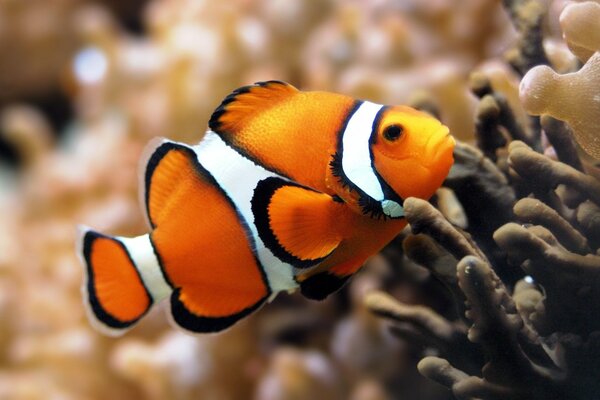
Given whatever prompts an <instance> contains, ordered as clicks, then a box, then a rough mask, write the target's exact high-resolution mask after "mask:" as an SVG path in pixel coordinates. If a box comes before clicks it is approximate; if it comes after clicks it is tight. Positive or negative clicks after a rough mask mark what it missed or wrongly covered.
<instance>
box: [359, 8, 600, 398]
mask: <svg viewBox="0 0 600 400" xmlns="http://www.w3.org/2000/svg"><path fill="white" fill-rule="evenodd" d="M505 5H506V6H507V7H508V8H509V13H510V15H511V18H512V19H513V22H514V23H515V25H516V28H517V30H518V31H519V32H520V33H521V35H522V36H521V40H520V41H519V43H518V44H517V47H516V50H515V52H514V53H513V58H509V59H510V60H511V62H512V64H513V66H514V67H515V68H516V69H517V70H518V71H519V72H520V73H521V74H523V75H525V76H524V78H523V80H522V82H521V85H520V96H521V99H522V101H523V107H524V108H525V111H527V112H529V113H532V114H535V115H539V114H546V115H544V116H543V117H542V118H541V119H538V118H536V117H533V118H530V119H529V120H525V121H523V120H522V119H520V118H517V117H515V115H518V112H520V110H519V109H515V107H519V106H518V105H515V104H514V103H510V102H508V101H507V100H506V97H505V96H504V95H503V94H502V93H499V92H497V90H496V89H495V88H494V87H493V85H492V83H491V80H490V78H489V77H488V76H487V75H486V74H485V73H484V72H476V73H474V74H472V75H471V81H470V87H471V90H472V91H473V93H474V94H475V95H476V96H477V97H478V98H479V102H478V106H477V110H476V112H475V113H474V116H475V118H474V119H475V127H476V134H475V140H476V144H477V147H478V148H475V147H473V146H470V145H468V144H464V143H459V144H458V145H457V147H456V150H455V165H454V167H453V169H452V170H451V173H450V175H449V176H448V178H447V180H446V182H445V185H446V186H447V187H448V188H450V189H452V193H453V195H454V196H455V199H457V200H458V203H459V204H458V205H454V209H458V210H463V211H464V216H465V217H466V218H465V220H464V221H461V222H460V224H453V223H451V222H450V221H453V220H454V219H455V217H453V216H452V213H450V212H448V211H444V212H443V213H441V212H439V211H438V210H436V209H435V208H434V207H433V206H432V205H431V204H429V203H427V202H425V201H423V200H417V199H411V198H409V199H406V200H405V211H406V219H407V221H408V222H409V224H410V227H411V231H412V234H411V235H408V236H407V237H406V239H405V240H404V243H403V252H404V254H405V255H406V256H407V257H408V258H409V259H410V260H411V261H412V262H414V263H416V264H418V265H421V266H423V267H425V268H427V270H428V271H429V272H430V273H431V276H432V277H435V278H436V279H437V280H438V281H439V282H441V283H442V284H443V286H444V287H445V289H446V290H447V294H448V295H449V298H450V299H452V301H453V303H454V306H455V310H454V312H448V310H444V309H443V308H441V307H440V306H439V305H436V304H433V305H430V306H423V305H419V304H411V303H410V302H406V301H404V300H403V299H401V300H398V299H397V298H395V297H392V296H390V295H387V294H385V293H383V292H375V293H371V294H369V295H368V296H367V297H366V299H365V304H366V305H367V307H368V308H370V309H371V311H372V312H373V313H375V314H376V315H379V316H381V317H384V318H385V319H387V320H388V321H390V322H391V326H390V328H391V331H392V332H394V333H395V334H396V335H397V336H399V337H400V338H402V339H403V340H405V341H407V342H409V343H412V344H413V345H414V346H419V347H421V348H424V349H426V350H425V351H424V355H425V357H423V358H422V359H421V361H420V362H419V364H418V369H419V371H420V373H421V374H423V375H424V376H426V377H428V378H429V379H431V380H433V381H436V382H438V383H439V384H441V385H443V386H445V387H447V388H449V389H450V390H451V391H452V394H453V395H454V396H455V397H456V398H461V399H463V398H465V399H471V398H482V399H500V398H502V399H546V398H569V399H586V398H593V397H594V396H595V395H596V393H597V391H598V390H599V389H600V387H599V386H598V383H597V382H596V381H595V374H596V373H597V371H598V370H599V368H600V363H599V361H598V360H599V358H598V355H599V354H600V341H599V340H598V338H599V337H600V325H599V324H598V322H597V321H598V320H599V317H600V316H599V315H598V310H597V307H595V305H597V304H598V302H599V301H600V299H599V298H598V293H600V288H599V287H597V282H598V274H599V273H600V256H599V255H598V254H599V247H600V242H599V234H598V231H597V230H596V229H598V227H599V222H598V221H599V220H600V207H599V204H600V180H598V178H597V173H596V169H595V167H594V166H593V165H592V164H590V162H589V160H587V159H586V158H585V157H580V154H579V150H578V148H577V145H576V144H575V139H576V140H577V142H578V143H580V144H581V145H582V146H583V147H584V149H585V148H586V145H587V146H588V147H587V150H588V151H589V149H590V147H589V146H590V145H591V143H590V140H589V139H590V137H588V138H587V139H586V140H587V141H584V142H582V140H581V130H582V128H585V127H586V126H585V124H587V127H588V128H590V127H592V126H593V125H594V124H596V125H597V124H598V123H597V122H593V121H595V118H596V117H597V116H598V115H600V114H598V113H597V112H596V111H597V107H596V105H597V102H595V100H594V97H593V95H594V94H595V93H600V90H598V88H597V85H596V81H597V78H598V76H600V71H599V70H598V69H597V68H596V67H595V66H594V65H595V64H597V60H596V58H597V56H598V53H596V54H594V55H592V56H591V57H590V58H589V60H587V64H586V65H585V66H584V67H583V68H582V69H580V70H579V71H578V72H576V73H571V74H566V75H557V74H554V72H551V71H552V70H551V67H549V66H546V65H542V66H539V65H538V64H549V60H548V59H547V58H546V56H545V54H544V50H543V48H542V46H541V44H542V36H541V35H542V31H543V30H542V24H543V22H542V20H543V16H544V14H545V10H544V7H543V6H542V5H541V3H537V2H534V1H530V2H528V1H522V2H508V1H507V2H505ZM569 8H571V10H569ZM595 8H596V5H591V3H582V4H574V5H570V6H568V7H567V9H565V11H564V12H563V14H562V16H561V25H562V26H563V30H564V31H565V37H566V38H567V40H569V39H568V36H569V35H571V36H572V38H573V39H571V42H570V43H569V44H570V46H571V43H583V41H581V40H583V39H575V37H577V33H578V32H579V33H580V32H581V31H578V28H574V27H571V29H575V31H576V32H570V33H567V32H569V31H568V30H567V29H566V28H565V26H566V25H565V24H567V25H568V24H574V22H573V20H575V19H577V20H579V19H582V18H583V21H582V27H585V26H586V25H585V24H586V21H587V19H586V18H588V16H582V15H583V14H576V12H575V11H577V12H581V11H580V10H583V9H586V10H587V11H588V12H589V13H590V15H593V12H595V11H594V10H595ZM590 18H591V17H590ZM568 21H571V22H568ZM589 29H590V30H594V31H595V29H596V27H595V26H594V27H590V28H589ZM524 32H529V33H531V35H530V36H529V37H527V36H524V35H523V33H524ZM590 37H591V38H593V34H592V35H590ZM577 40H580V41H579V42H577ZM586 46H588V45H587V44H586ZM582 47H583V46H582ZM588 48H589V46H588ZM535 65H538V66H535ZM594 68H595V69H594ZM528 71H529V72H528ZM550 72H551V74H550ZM544 74H545V75H544ZM584 77H585V78H584ZM562 79H564V82H563V81H561V80H562ZM578 79H579V81H577V80H578ZM584 79H587V81H584ZM569 86H571V88H569ZM567 103H568V104H567ZM550 110H552V111H550ZM596 119H597V118H596ZM562 120H564V121H565V122H566V123H565V122H563V121H562ZM578 131H579V132H578ZM445 190H447V189H441V190H440V192H441V193H443V192H444V191H445ZM445 197H447V194H443V195H440V196H439V199H437V200H436V202H434V204H436V203H437V205H438V207H439V208H440V210H444V209H445V205H443V204H439V202H440V201H442V202H447V201H448V200H447V199H445ZM402 264H406V265H409V264H408V263H406V262H402Z"/></svg>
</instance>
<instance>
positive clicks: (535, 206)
mask: <svg viewBox="0 0 600 400" xmlns="http://www.w3.org/2000/svg"><path fill="white" fill-rule="evenodd" d="M513 211H514V213H515V215H516V217H517V218H518V219H519V220H520V221H521V222H527V223H531V224H538V225H543V226H545V227H546V228H548V229H549V230H551V231H552V232H553V233H554V235H555V236H556V238H557V239H558V241H559V242H560V243H561V244H562V245H563V246H565V247H566V248H567V249H569V250H571V251H574V252H576V253H579V254H586V253H589V252H590V248H589V247H588V244H587V240H586V238H585V237H584V236H583V235H582V234H581V233H579V232H578V231H577V230H576V229H575V228H573V227H572V226H571V224H569V223H568V222H567V221H566V220H565V219H564V218H563V217H561V216H560V215H559V214H558V213H557V212H556V211H555V210H553V209H552V208H550V207H548V206H547V205H545V204H544V203H542V202H541V201H539V200H536V199H530V198H524V199H521V200H519V201H518V202H517V203H516V204H515V206H514V208H513Z"/></svg>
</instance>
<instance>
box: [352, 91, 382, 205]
mask: <svg viewBox="0 0 600 400" xmlns="http://www.w3.org/2000/svg"><path fill="white" fill-rule="evenodd" d="M382 107H383V106H382V105H380V104H375V103H371V102H369V101H365V102H363V103H362V104H361V105H360V106H359V107H358V109H357V110H356V111H355V112H354V114H353V115H352V117H350V120H349V121H348V124H347V125H346V129H345V130H344V132H343V133H342V170H343V171H344V175H346V178H348V179H349V180H350V181H351V182H352V183H353V184H355V185H356V186H358V188H359V189H360V190H362V191H363V192H365V193H366V194H367V195H369V196H370V197H371V198H373V199H375V200H377V201H382V200H383V199H384V195H383V189H382V188H381V184H380V183H379V179H377V176H376V175H375V172H374V171H373V163H372V160H371V151H370V144H369V139H370V138H371V133H372V130H373V123H374V121H375V118H377V113H378V112H379V111H380V110H381V108H382Z"/></svg>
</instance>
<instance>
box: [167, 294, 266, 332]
mask: <svg viewBox="0 0 600 400" xmlns="http://www.w3.org/2000/svg"><path fill="white" fill-rule="evenodd" d="M180 295H181V288H178V289H175V290H174V291H173V293H172V294H171V315H172V316H173V321H175V322H176V323H177V325H179V326H181V327H182V328H184V329H186V330H188V331H191V332H195V333H211V332H219V331H222V330H224V329H227V328H229V327H230V326H231V325H233V324H235V323H236V322H238V321H239V320H240V319H242V318H244V317H246V316H248V315H250V314H252V313H253V312H254V311H256V310H258V309H259V308H260V307H261V306H262V305H263V304H264V303H265V301H266V300H267V298H268V297H265V298H263V299H261V300H259V301H258V302H257V303H255V304H253V305H251V306H250V307H248V308H245V309H243V310H242V311H240V312H238V313H236V314H232V315H228V316H226V317H203V316H198V315H196V314H194V313H192V312H191V311H190V310H188V309H187V307H186V306H185V304H183V302H182V301H181V300H179V297H180Z"/></svg>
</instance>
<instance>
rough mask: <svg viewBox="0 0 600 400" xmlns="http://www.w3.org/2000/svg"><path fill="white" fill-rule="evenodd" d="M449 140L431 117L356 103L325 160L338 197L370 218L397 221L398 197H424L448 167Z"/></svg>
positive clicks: (401, 108) (451, 144)
mask: <svg viewBox="0 0 600 400" xmlns="http://www.w3.org/2000/svg"><path fill="white" fill-rule="evenodd" d="M453 149H454V139H453V138H452V136H450V134H449V131H448V128H447V127H446V126H444V125H442V123H441V122H440V121H438V120H437V119H436V118H434V117H432V116H431V115H429V114H427V113H424V112H421V111H417V110H415V109H413V108H410V107H406V106H382V105H379V104H375V103H371V102H368V101H363V102H358V103H357V104H356V106H355V107H354V109H353V110H352V112H351V114H350V115H349V118H348V121H347V123H346V125H345V127H344V130H343V131H342V134H341V136H340V139H339V143H338V148H337V152H336V153H335V155H334V156H333V161H332V162H331V164H330V165H331V170H332V175H333V176H335V177H337V178H338V182H339V185H338V187H337V188H336V189H337V190H336V192H337V194H338V196H339V197H340V198H341V199H342V200H344V201H345V202H346V203H347V204H348V205H349V206H350V207H351V208H352V209H354V210H356V211H358V212H361V213H363V214H367V215H370V216H371V217H375V218H381V217H382V216H383V217H384V218H402V217H403V216H404V208H403V206H402V205H403V201H404V200H403V199H406V198H407V197H419V198H424V199H427V198H429V197H431V196H432V195H433V193H434V192H435V191H436V189H437V188H438V187H439V186H440V185H441V184H442V182H443V181H444V179H445V178H446V176H447V175H448V172H449V170H450V167H451V166H452V163H453V156H452V151H453Z"/></svg>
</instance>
